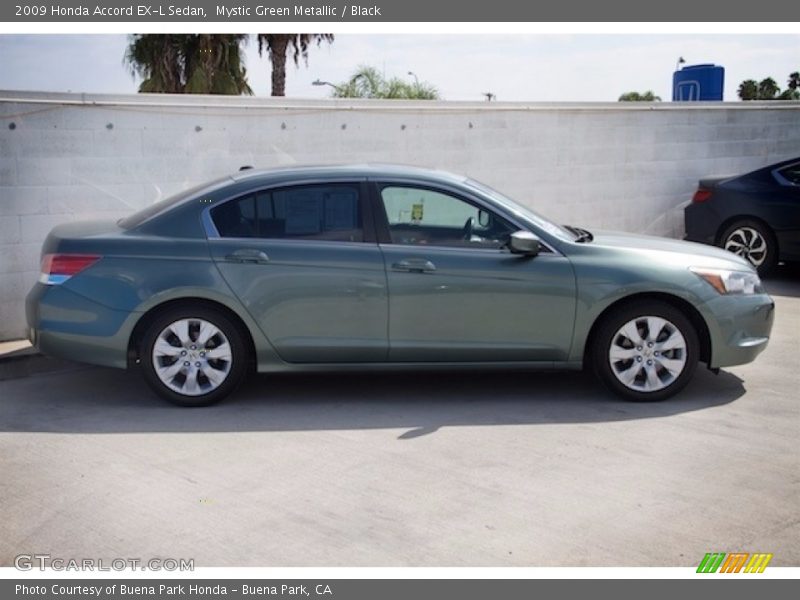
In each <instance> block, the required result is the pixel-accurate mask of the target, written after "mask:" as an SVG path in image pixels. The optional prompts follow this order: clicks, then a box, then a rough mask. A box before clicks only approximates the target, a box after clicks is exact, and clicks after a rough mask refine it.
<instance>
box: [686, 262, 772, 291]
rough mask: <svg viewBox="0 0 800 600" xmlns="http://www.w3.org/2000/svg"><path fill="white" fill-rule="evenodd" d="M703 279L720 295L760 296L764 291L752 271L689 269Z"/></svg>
mask: <svg viewBox="0 0 800 600" xmlns="http://www.w3.org/2000/svg"><path fill="white" fill-rule="evenodd" d="M689 270H690V271H691V272H692V273H694V274H695V275H697V276H698V277H702V278H703V279H705V280H706V281H707V282H708V283H710V284H711V286H712V287H713V288H714V289H715V290H717V291H718V292H719V293H720V294H760V293H762V292H763V291H764V288H762V287H761V280H760V279H759V278H758V275H756V274H755V273H752V272H750V271H728V270H727V269H703V268H697V267H691V268H690V269H689Z"/></svg>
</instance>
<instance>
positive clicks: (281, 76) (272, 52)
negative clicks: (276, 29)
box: [256, 33, 333, 96]
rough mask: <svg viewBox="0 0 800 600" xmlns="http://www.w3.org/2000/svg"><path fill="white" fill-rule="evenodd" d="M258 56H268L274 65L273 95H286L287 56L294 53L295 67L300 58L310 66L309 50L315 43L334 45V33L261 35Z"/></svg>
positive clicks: (259, 35)
mask: <svg viewBox="0 0 800 600" xmlns="http://www.w3.org/2000/svg"><path fill="white" fill-rule="evenodd" d="M256 38H257V39H258V54H259V56H263V55H264V54H265V53H266V54H267V55H268V57H269V60H270V62H271V63H272V95H273V96H285V95H286V54H287V52H288V51H291V52H292V58H293V59H294V64H295V66H299V64H300V63H299V61H300V57H302V58H303V60H304V61H305V63H306V66H307V65H308V48H309V46H310V45H311V44H313V43H314V42H316V43H317V46H319V45H320V44H322V42H328V43H329V44H332V43H333V34H332V33H259V34H257V36H256Z"/></svg>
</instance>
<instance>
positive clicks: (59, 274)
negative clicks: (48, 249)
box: [39, 254, 102, 285]
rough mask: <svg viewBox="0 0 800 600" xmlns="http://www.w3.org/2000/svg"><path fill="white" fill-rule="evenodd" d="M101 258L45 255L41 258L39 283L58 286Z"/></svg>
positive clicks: (75, 255) (77, 255)
mask: <svg viewBox="0 0 800 600" xmlns="http://www.w3.org/2000/svg"><path fill="white" fill-rule="evenodd" d="M101 258H102V257H101V256H98V255H96V254H45V255H44V256H43V257H42V274H41V275H39V281H41V282H42V283H46V284H48V285H60V284H62V283H64V282H65V281H66V280H67V279H69V278H70V277H72V276H73V275H77V274H78V273H80V272H81V271H83V270H84V269H86V268H88V267H90V266H92V265H93V264H94V263H96V262H97V261H98V260H100V259H101Z"/></svg>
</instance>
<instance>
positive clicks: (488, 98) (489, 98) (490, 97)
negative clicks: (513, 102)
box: [483, 92, 497, 102]
mask: <svg viewBox="0 0 800 600" xmlns="http://www.w3.org/2000/svg"><path fill="white" fill-rule="evenodd" d="M483 95H484V96H486V101H487V102H491V101H492V100H497V96H495V95H494V94H493V93H492V92H484V93H483Z"/></svg>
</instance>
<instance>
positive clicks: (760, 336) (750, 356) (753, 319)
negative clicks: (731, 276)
mask: <svg viewBox="0 0 800 600" xmlns="http://www.w3.org/2000/svg"><path fill="white" fill-rule="evenodd" d="M703 308H704V309H705V311H706V312H707V314H710V318H708V317H707V319H706V322H707V324H708V329H709V334H710V337H711V360H710V361H709V367H711V368H718V367H731V366H734V365H743V364H746V363H749V362H752V361H753V360H755V358H756V356H758V355H759V354H760V353H761V352H763V350H764V349H765V348H766V347H767V343H768V342H769V336H770V334H771V332H772V323H773V321H774V319H775V303H774V302H773V300H772V298H770V297H769V296H768V295H767V294H755V295H753V296H719V297H718V298H715V299H713V300H711V301H709V302H707V303H706V304H705V305H704V307H703Z"/></svg>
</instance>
